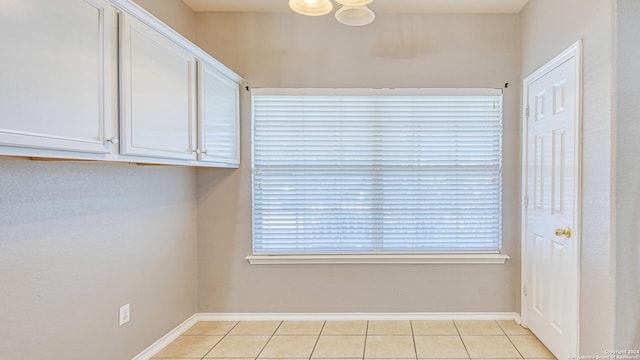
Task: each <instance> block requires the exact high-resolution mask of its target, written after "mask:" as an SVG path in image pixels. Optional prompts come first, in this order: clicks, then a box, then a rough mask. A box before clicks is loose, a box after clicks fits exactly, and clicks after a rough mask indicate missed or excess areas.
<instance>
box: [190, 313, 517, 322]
mask: <svg viewBox="0 0 640 360" xmlns="http://www.w3.org/2000/svg"><path fill="white" fill-rule="evenodd" d="M196 316H197V318H198V321H266V320H289V321H296V320H297V321H313V320H514V321H516V322H518V323H519V322H520V315H519V314H517V313H515V312H429V313H424V312H421V313H198V314H196Z"/></svg>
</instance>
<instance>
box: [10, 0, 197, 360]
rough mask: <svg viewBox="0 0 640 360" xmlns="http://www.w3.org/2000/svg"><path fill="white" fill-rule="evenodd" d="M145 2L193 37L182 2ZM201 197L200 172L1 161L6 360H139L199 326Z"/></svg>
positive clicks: (120, 165)
mask: <svg viewBox="0 0 640 360" xmlns="http://www.w3.org/2000/svg"><path fill="white" fill-rule="evenodd" d="M144 3H146V4H144V5H146V6H150V7H151V10H152V12H154V13H156V15H158V16H159V17H161V18H162V19H163V20H165V21H167V22H169V23H170V24H171V25H173V26H178V30H179V31H182V32H183V33H184V34H185V35H186V36H187V37H189V36H192V35H193V17H194V14H193V13H192V12H191V13H190V11H189V12H184V11H180V12H178V11H174V9H184V8H185V6H184V4H183V3H182V2H181V1H179V0H171V1H165V0H162V1H157V0H154V1H145V2H144ZM187 10H188V8H187ZM180 24H184V26H183V25H180ZM0 104H1V100H0ZM0 108H1V105H0ZM0 116H1V115H0ZM16 120H19V119H16ZM44 120H46V119H44ZM195 190H196V172H195V170H194V169H192V168H179V167H149V166H134V165H127V164H105V163H100V164H99V163H89V162H85V163H73V162H52V161H26V160H18V159H8V158H1V159H0V323H1V324H2V325H0V338H1V339H2V340H1V341H0V359H3V360H4V359H7V360H17V359H65V360H74V359H78V360H80V359H81V360H86V359H96V360H126V359H131V357H133V356H134V355H136V354H137V353H139V352H140V351H142V350H143V349H145V348H146V347H147V346H149V345H151V344H152V343H153V342H154V341H156V340H157V339H159V338H160V337H161V336H163V335H164V334H166V333H167V332H168V331H169V330H171V329H173V328H174V327H175V326H177V325H178V324H180V323H181V322H182V321H184V320H185V319H187V318H188V317H189V316H191V315H193V313H194V312H195V311H196V309H197V265H196V261H197V238H196V231H197V230H196V228H197V223H196V213H195V211H196V201H195V200H196V198H195ZM126 303H129V304H131V322H130V323H128V324H126V325H125V326H122V327H120V326H118V308H119V307H120V306H121V305H124V304H126Z"/></svg>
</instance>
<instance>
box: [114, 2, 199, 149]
mask: <svg viewBox="0 0 640 360" xmlns="http://www.w3.org/2000/svg"><path fill="white" fill-rule="evenodd" d="M122 31H123V41H122V44H123V47H122V52H121V53H122V55H123V56H122V61H121V65H122V79H121V81H122V85H123V88H122V89H121V96H122V105H123V110H124V111H123V112H122V115H123V118H122V123H123V126H122V131H123V133H124V136H123V139H122V140H123V143H122V145H123V146H122V147H121V152H122V153H123V154H129V155H140V156H155V157H164V158H175V159H188V160H194V159H195V153H194V152H193V151H194V150H195V146H194V145H195V141H194V136H195V135H194V132H195V101H194V100H195V94H194V93H195V59H194V58H193V56H192V55H191V54H190V53H189V52H188V51H186V50H184V49H183V48H181V47H180V46H178V45H176V44H175V43H173V42H172V41H170V40H169V39H167V38H165V37H164V36H162V35H161V34H159V33H157V32H155V31H154V30H153V29H151V28H149V27H148V26H147V25H145V24H143V23H141V22H140V21H138V20H136V19H134V18H132V17H131V16H127V15H125V16H124V21H123V29H122Z"/></svg>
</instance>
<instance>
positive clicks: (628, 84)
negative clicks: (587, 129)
mask: <svg viewBox="0 0 640 360" xmlns="http://www.w3.org/2000/svg"><path fill="white" fill-rule="evenodd" d="M616 15H617V24H616V31H617V60H616V68H617V74H616V79H617V82H616V83H617V89H616V93H617V104H616V105H617V118H616V120H617V121H616V127H617V129H616V189H617V191H616V193H617V196H616V349H640V223H638V219H639V218H640V151H638V139H640V122H638V117H639V114H640V68H639V67H638V61H639V59H640V48H639V47H638V44H640V22H638V19H640V2H639V1H637V0H618V1H617V9H616Z"/></svg>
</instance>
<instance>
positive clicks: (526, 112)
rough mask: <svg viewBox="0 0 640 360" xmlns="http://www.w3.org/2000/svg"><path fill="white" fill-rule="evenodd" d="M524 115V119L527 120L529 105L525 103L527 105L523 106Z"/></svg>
mask: <svg viewBox="0 0 640 360" xmlns="http://www.w3.org/2000/svg"><path fill="white" fill-rule="evenodd" d="M524 116H525V119H527V120H529V105H527V107H526V108H524Z"/></svg>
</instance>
